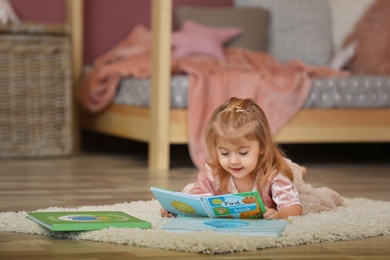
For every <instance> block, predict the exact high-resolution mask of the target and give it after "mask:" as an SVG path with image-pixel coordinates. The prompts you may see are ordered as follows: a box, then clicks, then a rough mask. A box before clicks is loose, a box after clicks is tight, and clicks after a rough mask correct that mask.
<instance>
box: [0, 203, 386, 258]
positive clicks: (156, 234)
mask: <svg viewBox="0 0 390 260" xmlns="http://www.w3.org/2000/svg"><path fill="white" fill-rule="evenodd" d="M58 210H62V211H74V210H80V211H85V210H120V211H124V212H127V213H129V214H131V215H133V216H135V217H138V218H141V219H144V220H147V221H150V222H151V223H152V229H149V230H142V229H130V228H124V229H116V228H109V229H104V230H99V231H88V232H68V233H67V232H60V233H54V232H50V231H47V230H45V229H43V228H41V227H40V226H38V225H37V224H35V223H34V222H32V221H30V220H28V219H27V218H26V212H2V213H0V231H6V232H19V233H27V234H37V235H45V236H52V237H60V238H68V239H78V240H90V241H99V242H109V243H117V244H126V245H131V246H140V247H150V248H159V249H168V250H177V251H184V252H194V253H195V252H199V253H206V254H213V253H228V252H242V251H255V250H260V249H265V248H271V247H283V246H295V245H301V244H311V243H319V242H331V241H342V240H352V239H360V238H368V237H374V236H380V235H390V202H389V201H374V200H369V199H364V198H354V199H350V198H344V205H343V206H340V207H338V209H337V211H333V212H322V213H316V214H308V215H305V216H301V217H293V218H292V223H291V224H289V225H288V226H287V228H286V229H285V230H284V232H283V234H282V236H281V237H279V238H274V237H253V236H238V235H227V234H219V233H213V232H212V231H201V232H196V231H194V232H188V233H174V234H171V233H167V232H169V231H165V230H162V229H161V228H160V226H161V225H162V224H164V223H166V222H167V221H168V219H163V218H161V217H160V204H159V203H158V202H157V201H156V200H151V201H135V202H130V203H121V204H115V205H110V206H93V207H91V206H88V207H87V206H84V207H80V208H77V209H74V208H48V209H45V210H39V211H58ZM167 238H169V239H167Z"/></svg>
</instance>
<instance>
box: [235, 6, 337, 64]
mask: <svg viewBox="0 0 390 260" xmlns="http://www.w3.org/2000/svg"><path fill="white" fill-rule="evenodd" d="M234 5H235V6H237V7H256V8H258V7H262V8H266V9H268V10H269V11H270V14H271V16H270V17H271V19H270V28H269V37H268V39H269V42H268V46H269V51H270V53H271V54H272V55H274V56H275V57H277V58H278V59H280V60H282V61H289V60H292V59H298V60H300V61H303V62H305V63H308V64H313V65H327V64H328V63H329V61H330V59H331V57H332V54H333V53H332V52H333V51H332V38H331V37H332V34H331V20H330V10H329V9H330V8H329V4H328V2H327V1H326V0H234Z"/></svg>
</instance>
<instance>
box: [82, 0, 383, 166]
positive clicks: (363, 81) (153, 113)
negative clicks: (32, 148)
mask: <svg viewBox="0 0 390 260" xmlns="http://www.w3.org/2000/svg"><path fill="white" fill-rule="evenodd" d="M171 10H172V1H170V0H164V1H161V0H153V2H152V28H153V30H152V33H153V43H152V46H153V53H152V75H153V77H151V80H150V82H148V80H146V81H144V82H143V83H142V82H141V83H140V82H139V81H138V83H136V84H135V85H138V86H141V88H142V85H144V86H147V87H146V89H149V85H150V93H152V95H150V96H148V95H146V100H147V101H148V100H150V101H149V102H147V101H146V103H143V104H136V102H137V101H140V100H141V98H136V101H135V103H131V102H134V100H133V101H130V103H129V102H125V101H123V100H121V99H123V96H124V95H118V96H117V97H116V98H115V100H114V102H113V104H112V105H111V106H110V107H109V108H108V109H106V110H104V111H103V112H101V113H98V114H89V113H82V114H81V120H80V123H81V126H82V127H83V128H84V129H88V130H91V131H96V132H100V133H104V134H108V135H114V136H118V137H122V138H126V139H132V140H136V141H142V142H146V143H148V144H149V158H148V167H149V169H151V170H155V171H158V172H167V170H168V169H169V161H170V157H169V156H170V145H171V144H188V140H189V136H188V114H187V109H186V106H185V103H184V104H181V105H180V102H178V103H179V104H176V105H172V103H173V102H172V100H171V92H173V91H172V86H171V85H172V84H173V83H174V82H177V81H180V80H181V81H182V82H183V81H184V82H185V80H186V79H185V77H184V78H183V77H181V78H180V76H179V77H176V76H175V77H171V75H170V69H169V67H170V53H171V48H170V46H171V45H170V44H171V41H170V39H171V38H170V36H171V23H172V18H171V17H172V11H171ZM131 80H132V79H124V80H123V81H121V86H120V87H119V92H121V91H123V92H126V91H128V90H126V87H124V86H126V85H131V83H129V81H131ZM324 82H325V84H327V87H325V89H328V90H329V91H334V90H335V89H337V87H335V86H341V85H343V84H344V85H350V86H352V87H351V88H352V89H353V86H355V85H356V86H362V89H364V88H366V89H368V88H369V87H370V86H373V87H374V88H376V89H378V88H381V89H384V92H383V93H384V94H379V95H377V96H376V97H377V98H383V97H386V95H388V94H389V92H388V91H389V89H390V88H389V87H388V86H390V77H386V76H369V77H360V78H359V77H357V78H354V79H327V80H320V79H318V80H314V82H313V86H317V87H318V86H319V87H318V88H317V89H318V91H319V92H318V93H317V96H318V94H319V95H322V94H324V93H323V89H324V88H322V90H321V86H322V85H324ZM340 82H343V83H340ZM336 83H337V84H336ZM133 85H134V84H133ZM182 85H185V84H182ZM355 88H356V87H355ZM144 89H145V88H144ZM370 91H373V92H370V93H371V96H373V95H372V93H374V94H375V93H377V92H376V90H370ZM178 92H181V93H182V95H183V93H184V96H185V89H183V88H182V89H180V90H178ZM144 96H145V95H144ZM172 96H173V97H176V96H177V95H176V94H173V95H172ZM315 96H316V94H315V93H314V92H312V93H311V95H310V97H312V100H311V101H310V100H308V101H306V103H305V107H304V108H303V109H302V110H301V111H299V113H297V114H296V116H295V117H294V118H293V119H292V120H291V121H290V122H289V123H288V124H286V125H285V126H284V127H283V128H282V129H281V130H280V131H279V132H278V133H277V134H276V136H275V139H276V141H277V142H279V143H339V142H343V143H346V142H354V143H361V142H389V141H390V109H389V108H388V101H387V100H388V96H387V99H386V98H385V100H382V101H383V104H381V102H379V101H380V100H377V101H378V102H377V104H378V105H377V106H375V107H372V106H370V105H364V104H363V105H362V106H361V107H359V108H356V107H354V106H337V105H334V106H328V107H327V105H326V104H322V106H323V107H320V108H319V107H318V106H315V105H314V104H313V103H314V101H313V98H314V97H315ZM336 96H337V95H336ZM345 97H346V98H348V94H345ZM314 99H315V98H314ZM357 99H359V95H357ZM179 100H183V99H182V98H179ZM337 100H338V101H340V98H338V99H337ZM361 101H362V100H361ZM363 103H364V102H363ZM320 106H321V105H320Z"/></svg>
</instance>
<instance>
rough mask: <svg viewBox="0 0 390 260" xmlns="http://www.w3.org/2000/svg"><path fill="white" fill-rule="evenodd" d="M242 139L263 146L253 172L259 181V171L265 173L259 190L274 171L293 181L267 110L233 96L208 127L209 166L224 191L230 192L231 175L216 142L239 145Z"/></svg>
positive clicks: (216, 112)
mask: <svg viewBox="0 0 390 260" xmlns="http://www.w3.org/2000/svg"><path fill="white" fill-rule="evenodd" d="M242 137H244V138H247V139H249V140H257V141H258V142H259V144H260V155H259V158H258V162H257V167H256V168H255V170H254V171H253V172H252V173H251V174H252V175H253V176H252V177H253V178H255V176H256V175H257V173H258V171H260V170H262V171H263V172H264V176H262V177H261V178H259V179H258V183H257V186H258V188H261V187H262V186H263V185H264V182H265V180H266V179H267V178H268V177H269V176H270V174H271V172H272V171H273V170H277V171H278V172H281V173H282V174H284V175H285V176H286V177H288V178H290V179H291V180H292V179H293V174H292V171H291V168H290V167H289V166H288V165H287V163H286V161H285V160H284V158H283V157H284V153H283V152H282V151H281V150H280V149H279V147H278V146H277V144H276V143H275V142H274V139H273V135H272V133H271V130H270V127H269V124H268V120H267V117H266V116H265V114H264V112H263V110H262V109H261V108H260V107H259V106H258V105H257V104H256V103H255V102H254V101H253V100H252V99H239V98H235V97H232V98H230V99H229V100H227V101H226V102H225V103H223V104H222V105H220V106H219V107H218V108H217V109H216V110H215V111H214V113H213V114H212V116H211V118H210V121H209V123H208V125H207V128H206V144H207V150H208V154H209V157H208V161H207V163H208V164H209V165H210V167H211V168H212V169H213V172H215V174H216V175H217V176H218V178H219V180H220V184H221V189H222V192H226V190H227V186H228V181H229V179H230V174H229V173H228V172H226V171H225V170H224V169H223V168H222V166H221V165H220V163H219V160H218V155H217V149H216V142H217V140H218V139H219V138H223V139H225V140H226V139H227V140H229V141H232V142H235V140H237V139H239V138H242Z"/></svg>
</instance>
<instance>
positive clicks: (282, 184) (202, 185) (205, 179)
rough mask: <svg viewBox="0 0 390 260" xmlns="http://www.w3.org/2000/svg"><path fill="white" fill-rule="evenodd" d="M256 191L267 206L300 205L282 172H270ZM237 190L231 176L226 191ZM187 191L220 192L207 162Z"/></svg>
mask: <svg viewBox="0 0 390 260" xmlns="http://www.w3.org/2000/svg"><path fill="white" fill-rule="evenodd" d="M261 174H263V173H262V171H260V172H259V173H258V174H257V177H256V179H257V178H259V176H261ZM255 183H256V181H255ZM255 190H257V187H256V185H254V186H253V188H252V191H255ZM258 191H259V193H260V196H261V198H262V199H263V202H264V205H265V206H266V207H267V208H274V209H276V210H281V209H283V208H286V207H291V206H294V205H300V206H301V203H300V201H299V194H298V190H297V188H296V187H295V185H294V183H293V182H292V181H291V180H290V179H289V178H287V177H285V176H284V175H283V174H281V173H278V172H277V171H276V170H275V171H274V172H272V174H271V176H270V177H269V178H268V179H267V180H266V183H265V185H264V187H263V188H262V189H259V190H258ZM238 192H239V191H238V190H237V188H236V186H235V185H234V181H233V178H231V179H230V181H229V184H228V190H227V193H233V194H234V193H238ZM189 193H191V194H199V195H205V196H211V195H220V194H222V191H221V186H220V183H219V179H218V177H217V176H215V175H213V172H212V170H211V168H210V166H209V165H208V164H205V166H204V167H203V168H202V169H201V170H200V172H199V174H198V180H197V181H196V182H195V183H194V185H193V187H192V188H191V189H190V191H189Z"/></svg>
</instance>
